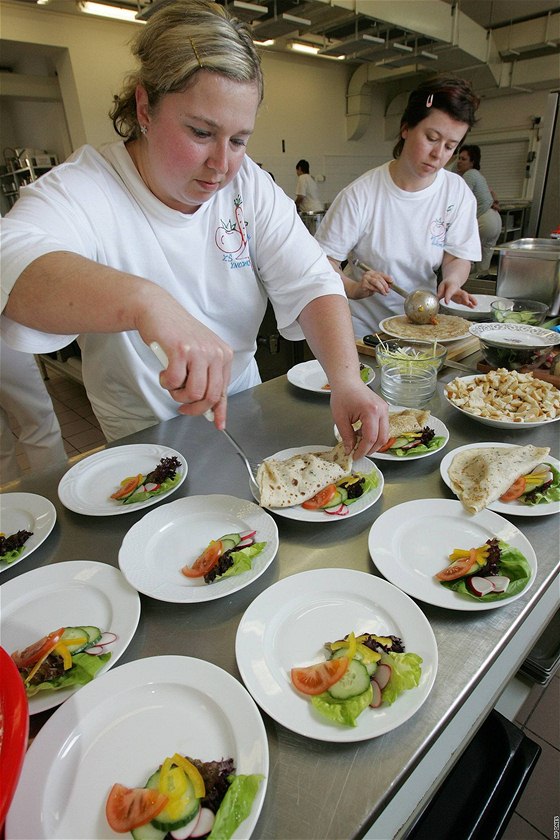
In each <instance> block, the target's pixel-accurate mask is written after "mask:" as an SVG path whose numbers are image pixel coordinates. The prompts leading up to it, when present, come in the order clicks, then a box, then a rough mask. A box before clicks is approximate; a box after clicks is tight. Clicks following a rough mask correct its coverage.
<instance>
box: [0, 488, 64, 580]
mask: <svg viewBox="0 0 560 840" xmlns="http://www.w3.org/2000/svg"><path fill="white" fill-rule="evenodd" d="M14 496H25V497H27V498H29V497H33V498H34V499H41V501H42V502H44V503H45V505H44V508H45V509H44V511H43V515H44V514H47V513H48V514H50V516H51V521H50V522H49V524H48V525H47V526H46V531H45V533H44V534H42V535H41V538H40V539H39V540H38V541H37V544H36V545H33V546H32V547H31V550H26V551H24V552H23V553H22V554H21V555H20V556H19V557H17V558H16V559H15V560H12V562H11V563H6V561H5V560H0V574H1V573H2V572H6V571H8V569H13V568H14V566H17V564H18V563H20V562H21V561H22V560H25V559H26V558H27V557H30V556H31V555H32V554H33V552H34V551H35V550H36V549H37V548H39V546H41V545H43V543H44V542H45V540H46V539H47V537H49V536H50V535H51V533H52V531H53V528H54V526H55V525H56V521H57V513H56V508H55V506H54V505H53V503H52V502H51V500H50V499H47V497H46V496H42V495H41V494H40V493H27V492H24V491H16V492H13V493H11V492H9V493H0V508H2V506H3V500H5V499H7V498H10V497H12V498H13V497H14ZM29 513H31V514H33V515H35V514H34V512H33V511H32V510H29ZM28 542H29V540H28ZM26 546H27V547H28V548H29V546H28V545H27V543H26Z"/></svg>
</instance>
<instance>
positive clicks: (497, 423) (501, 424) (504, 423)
mask: <svg viewBox="0 0 560 840" xmlns="http://www.w3.org/2000/svg"><path fill="white" fill-rule="evenodd" d="M477 376H484V374H482V373H476V374H473V375H472V376H458V377H456V379H459V380H460V381H461V382H464V383H465V384H466V385H468V384H469V382H473V381H474V380H475V379H476V377H477ZM448 385H449V383H447V384H446V385H445V386H444V388H443V396H444V398H445V400H446V401H447V402H448V403H449V405H450V406H452V407H453V408H454V409H455V411H460V412H461V414H463V415H464V416H465V417H470V418H471V420H477V421H478V422H479V423H482V425H483V426H493V427H494V428H496V429H517V430H518V431H524V430H525V429H539V428H541V427H542V426H546V425H547V423H556V422H557V421H558V420H560V414H559V415H558V417H552V418H551V419H549V420H540V421H539V422H531V423H515V422H514V421H513V420H493V419H492V418H491V417H480V416H479V415H478V414H473V413H472V412H471V411H465V409H464V408H459V406H458V405H455V403H454V402H452V401H451V400H450V399H449V397H448V396H447V388H448Z"/></svg>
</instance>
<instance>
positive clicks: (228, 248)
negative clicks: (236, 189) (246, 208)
mask: <svg viewBox="0 0 560 840" xmlns="http://www.w3.org/2000/svg"><path fill="white" fill-rule="evenodd" d="M233 205H234V210H233V212H234V217H235V218H234V219H231V218H230V219H227V220H224V219H220V225H219V227H218V228H217V229H216V233H215V236H214V240H215V242H216V245H217V246H218V248H219V249H220V251H222V253H223V255H224V262H229V263H230V264H231V268H243V267H245V266H247V265H250V264H251V260H250V257H249V253H248V243H249V236H248V234H247V222H246V221H245V219H244V218H243V200H242V198H241V196H240V195H238V196H237V197H236V198H234V200H233Z"/></svg>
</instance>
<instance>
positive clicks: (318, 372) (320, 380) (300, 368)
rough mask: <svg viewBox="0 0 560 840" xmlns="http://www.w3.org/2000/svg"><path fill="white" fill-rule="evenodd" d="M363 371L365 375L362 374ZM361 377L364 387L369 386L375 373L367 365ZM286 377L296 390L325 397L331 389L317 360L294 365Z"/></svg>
mask: <svg viewBox="0 0 560 840" xmlns="http://www.w3.org/2000/svg"><path fill="white" fill-rule="evenodd" d="M364 370H365V371H366V373H364ZM366 374H367V376H366ZM362 376H363V381H364V382H365V383H366V385H369V384H370V382H373V380H374V379H375V371H374V370H373V368H371V367H370V366H369V365H364V366H363V368H362ZM287 377H288V382H291V383H292V385H295V386H296V388H303V390H304V391H314V392H315V393H316V394H327V396H330V393H331V389H330V388H329V384H328V380H327V374H326V373H325V371H324V370H323V368H322V367H321V365H320V364H319V362H318V361H317V359H312V360H311V361H309V362H300V364H298V365H294V367H292V368H290V370H289V371H288V373H287Z"/></svg>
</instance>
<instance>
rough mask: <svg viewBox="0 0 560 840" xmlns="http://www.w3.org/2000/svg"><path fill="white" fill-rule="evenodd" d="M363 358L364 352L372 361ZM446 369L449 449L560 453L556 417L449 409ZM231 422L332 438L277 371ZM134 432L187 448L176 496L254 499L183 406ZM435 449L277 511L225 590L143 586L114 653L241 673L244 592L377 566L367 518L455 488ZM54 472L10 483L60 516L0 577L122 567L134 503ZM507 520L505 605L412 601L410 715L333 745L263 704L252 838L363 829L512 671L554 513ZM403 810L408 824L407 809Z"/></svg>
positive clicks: (269, 448)
mask: <svg viewBox="0 0 560 840" xmlns="http://www.w3.org/2000/svg"><path fill="white" fill-rule="evenodd" d="M364 361H367V362H369V363H371V359H367V360H364ZM453 375H454V374H453V373H452V372H451V371H447V370H446V371H444V376H443V377H442V380H440V384H439V385H438V394H437V396H436V397H435V398H434V400H433V401H432V404H431V406H430V408H431V411H432V413H433V414H434V415H435V416H437V417H439V418H440V419H441V420H443V422H444V423H445V424H446V425H447V427H448V428H449V431H450V435H451V437H450V441H449V443H448V445H447V447H446V449H445V450H444V452H448V451H450V450H451V449H453V448H454V447H457V446H461V445H462V444H465V443H471V442H476V441H506V442H511V443H529V442H530V443H534V444H537V445H547V446H550V447H551V450H552V451H551V454H553V455H554V456H555V457H558V429H559V425H558V424H552V425H549V426H548V427H547V428H543V429H540V430H538V431H537V432H534V431H531V430H526V431H522V430H521V431H517V430H515V431H511V432H510V431H506V432H504V433H501V432H498V430H496V429H493V428H490V427H488V426H484V425H482V424H480V423H478V422H476V421H475V420H472V421H471V420H468V419H464V418H463V417H462V416H461V415H460V414H459V413H458V412H455V411H454V410H452V409H451V408H449V407H448V406H447V403H446V402H445V400H444V399H443V396H442V381H448V380H449V379H451V378H453ZM375 386H378V378H377V380H376V382H375V383H374V387H375ZM228 429H229V430H230V431H231V433H232V434H233V436H234V437H235V438H236V439H237V440H238V441H239V442H240V443H241V444H242V445H243V446H244V447H245V448H246V450H247V451H248V452H249V454H250V456H251V457H254V458H255V460H260V459H262V458H264V457H266V456H269V455H271V454H272V453H274V452H276V451H278V450H280V449H283V448H286V447H289V446H300V445H305V444H321V445H323V444H324V445H325V446H329V445H332V444H333V443H334V435H333V421H332V417H331V414H330V410H329V400H328V398H327V397H326V396H325V395H322V394H314V393H310V392H307V391H302V390H298V389H296V388H294V387H293V386H291V385H290V384H289V383H288V382H287V379H286V377H279V378H278V379H274V380H271V381H269V382H267V383H265V384H263V385H261V386H259V387H257V388H254V389H252V390H250V391H246V392H244V393H241V394H238V395H237V396H235V397H233V398H231V399H230V401H229V414H228ZM132 442H153V443H159V444H163V445H168V446H172V447H174V448H175V449H178V450H179V451H180V452H182V453H183V454H184V456H185V457H186V459H187V461H188V464H189V471H188V475H187V478H186V481H185V482H184V483H183V484H182V486H181V487H180V488H179V490H178V491H177V492H176V493H175V494H174V496H173V497H172V499H176V498H179V497H181V496H189V495H202V494H208V493H226V494H231V495H235V496H239V497H241V498H247V499H250V498H251V496H250V493H249V488H248V482H247V477H246V473H245V470H244V467H243V465H242V463H241V460H240V459H239V457H238V456H237V455H236V453H235V451H234V450H233V448H232V447H231V446H230V444H229V443H228V441H227V440H226V438H225V436H223V435H221V434H220V433H219V432H217V431H216V430H215V428H214V426H213V425H211V424H210V423H208V422H207V421H206V420H205V419H203V418H187V417H178V418H176V419H174V420H170V421H168V422H166V423H162V424H160V425H158V426H156V427H153V428H151V429H147V430H146V431H144V432H141V433H138V434H136V435H132V436H130V437H128V438H126V439H123V440H122V441H121V443H123V444H124V443H132ZM443 454H444V453H442V454H436V455H434V456H432V457H429V458H425V459H420V460H416V461H411V462H408V463H395V464H393V463H390V462H387V461H379V462H377V463H378V465H379V467H380V469H381V470H382V472H383V474H384V477H385V490H384V494H383V496H382V497H381V499H380V500H379V501H378V502H377V503H376V504H375V505H374V506H373V507H372V508H370V509H369V510H367V511H364V512H363V513H362V514H360V515H358V516H356V517H352V518H350V519H348V520H344V521H340V522H338V523H337V524H336V525H333V524H330V525H328V526H325V525H320V524H318V525H313V524H309V523H305V522H297V521H292V520H288V519H284V518H282V517H276V520H277V523H278V527H279V534H280V548H279V552H278V555H277V557H276V559H275V561H274V562H273V563H272V564H271V566H270V567H269V568H268V569H267V571H266V572H265V573H264V574H263V575H262V576H261V577H260V578H259V579H258V580H256V581H255V582H254V583H253V584H251V585H250V586H248V587H246V588H245V589H243V590H241V591H239V592H237V593H234V594H233V595H231V596H230V597H227V598H224V599H220V600H217V601H210V602H207V603H203V604H198V605H194V606H191V605H180V604H170V603H163V602H160V601H155V600H153V599H151V598H148V597H145V596H142V598H141V600H142V613H141V618H140V624H139V627H138V630H137V632H136V635H135V637H134V638H133V640H132V642H131V644H130V646H129V648H128V649H127V651H126V653H125V654H124V656H123V657H122V659H121V662H128V661H131V660H134V659H138V658H141V657H147V656H155V655H159V654H182V655H186V656H194V657H198V658H202V659H206V660H209V661H211V662H213V663H215V664H216V665H218V666H220V667H221V668H224V669H225V670H226V671H229V672H230V673H232V674H233V675H234V676H235V677H236V678H237V679H240V675H239V672H238V670H237V666H236V661H235V652H234V651H235V634H236V629H237V626H238V623H239V621H240V618H241V616H242V615H243V612H244V610H245V609H246V608H247V606H248V605H249V604H250V603H251V601H252V600H253V599H254V598H255V597H256V596H257V595H258V594H259V593H260V592H262V591H263V590H264V589H265V588H266V587H268V586H270V585H271V584H272V583H274V582H275V581H277V580H279V579H280V578H283V577H286V576H288V575H292V574H295V573H297V572H300V571H304V570H307V569H312V568H322V567H323V568H325V567H335V568H338V567H348V568H350V569H358V570H361V571H363V572H366V573H368V574H377V572H376V569H375V567H374V566H373V564H372V562H371V560H370V557H369V554H368V548H367V538H368V533H369V529H370V527H371V525H372V523H373V522H374V520H375V519H376V518H377V517H378V516H379V515H380V514H381V513H382V512H383V511H385V510H387V509H388V508H390V507H392V506H394V505H397V504H399V503H401V502H405V501H408V500H411V499H417V498H454V497H453V495H452V494H451V491H449V490H448V489H447V488H446V486H445V485H444V483H443V481H442V480H441V477H440V474H439V464H440V461H441V458H442V457H443ZM61 475H62V472H60V471H56V470H55V471H51V472H48V473H43V474H40V475H36V476H32V477H30V478H29V479H26V480H23V481H22V482H21V483H20V485H19V486H17V487H16V488H15V489H17V490H23V491H28V492H34V493H39V494H41V495H43V496H46V497H47V498H49V499H50V500H51V501H52V502H53V503H54V504H55V506H56V509H57V515H58V520H57V524H56V526H55V529H54V531H53V533H52V534H51V536H50V537H49V539H48V540H46V542H45V543H44V544H43V545H42V546H41V547H40V548H39V549H37V550H36V551H35V552H34V554H33V555H32V556H31V557H29V559H28V560H27V561H25V562H22V563H19V564H18V565H17V566H15V567H14V568H13V570H9V571H7V572H5V573H4V574H3V575H2V580H1V582H2V583H5V582H6V581H7V580H10V579H11V578H12V577H15V576H17V575H19V574H23V573H24V572H27V571H29V570H31V569H33V568H37V567H40V566H44V565H47V564H49V563H55V562H64V561H67V560H79V559H89V560H98V561H102V562H105V563H109V564H111V565H114V566H117V565H118V564H117V554H118V549H119V546H120V544H121V541H122V538H123V537H124V535H125V533H126V532H127V530H128V529H129V528H130V527H131V526H132V525H133V524H134V523H135V522H137V521H138V520H139V519H140V518H141V517H142V515H143V514H142V513H141V512H139V513H131V514H128V515H126V516H117V517H106V518H97V517H87V516H81V515H79V514H75V513H72V512H70V511H68V510H66V509H65V508H64V507H63V506H62V504H61V503H60V502H59V500H58V497H57V484H58V481H59V479H60V477H61ZM512 521H514V524H515V525H516V526H517V527H518V528H519V529H520V530H521V531H522V532H523V533H524V534H525V535H526V536H527V537H528V539H529V540H530V541H531V543H532V545H533V547H534V549H535V552H536V554H537V558H538V573H537V578H536V581H535V583H534V585H533V586H532V587H531V589H530V590H529V591H528V592H527V593H526V594H525V596H524V597H522V598H520V599H519V600H517V601H515V602H514V603H512V604H510V605H504V606H502V607H500V608H498V609H493V610H489V611H484V612H452V611H449V610H445V609H441V608H437V607H431V606H428V605H425V604H423V603H421V602H418V603H419V606H420V607H421V609H422V610H423V611H424V613H425V615H426V616H427V618H428V619H429V621H430V623H431V625H432V627H433V629H434V633H435V636H436V639H437V644H438V651H439V668H438V674H437V679H436V682H435V685H434V687H433V689H432V692H431V695H430V697H429V698H428V700H427V701H426V702H425V703H424V705H423V706H422V708H421V709H420V710H419V711H418V712H417V713H416V714H415V715H414V716H413V717H412V718H411V719H410V720H409V721H408V722H406V723H405V724H404V725H402V726H401V727H399V728H398V729H396V730H394V731H392V732H390V733H388V734H387V735H384V736H382V737H379V738H376V739H373V740H371V741H366V742H361V743H357V744H329V743H324V742H319V741H313V740H308V739H305V738H303V737H300V736H298V735H296V734H294V733H292V732H290V731H289V730H287V729H285V728H284V727H282V726H280V725H278V724H276V723H275V722H274V721H273V720H271V719H270V718H268V717H267V716H266V715H263V717H264V719H265V725H266V729H267V733H268V738H269V747H270V776H269V779H268V788H267V795H266V800H265V804H264V807H263V810H262V813H261V816H260V819H259V822H258V824H257V828H256V830H255V832H254V837H255V838H259V840H264V838H279V839H280V840H304V838H321V840H325V838H351V837H359V836H362V835H363V834H364V832H366V831H367V830H368V828H369V827H370V826H371V825H372V823H374V822H375V821H376V820H377V819H378V818H379V817H380V816H382V813H383V811H384V809H385V808H386V806H387V805H388V804H389V802H390V801H391V800H392V799H393V797H394V795H395V794H396V793H398V791H399V789H400V788H401V787H402V785H403V784H404V782H405V781H406V779H407V777H409V775H410V774H411V773H412V772H413V771H414V770H415V768H417V767H418V765H419V763H420V762H421V760H422V759H423V758H424V757H425V756H426V754H427V753H428V751H429V749H430V747H433V746H435V745H437V744H438V743H442V742H443V740H445V738H447V737H448V736H449V735H450V733H452V732H453V729H454V727H456V726H457V722H458V720H459V714H460V712H461V709H462V707H463V706H464V705H465V704H466V703H467V701H468V699H469V697H470V696H471V695H472V694H473V692H474V690H475V688H476V687H477V685H478V684H479V683H481V682H482V681H483V679H484V678H485V676H488V675H489V674H490V672H491V670H492V669H491V666H492V665H493V663H497V662H498V660H500V661H501V662H502V663H504V662H505V663H506V664H505V667H502V670H501V676H499V677H498V678H497V684H496V685H495V686H494V687H493V692H492V693H493V695H495V694H496V691H498V693H499V689H500V685H499V683H500V682H503V684H504V685H505V683H506V682H507V680H508V679H509V677H510V676H511V675H512V674H513V673H514V672H515V670H516V668H517V666H518V663H519V657H520V655H524V651H525V649H528V648H529V647H530V644H531V640H533V641H534V640H536V638H537V637H538V635H539V632H540V629H541V628H540V624H539V622H537V625H538V626H536V627H532V626H531V624H530V621H531V618H532V617H533V618H534V615H536V613H535V612H534V611H535V609H536V607H537V606H538V605H539V603H540V602H541V600H543V599H544V598H545V597H548V598H550V596H551V593H552V597H553V601H554V602H555V603H556V602H557V601H558V600H559V598H558V591H557V590H558V568H559V565H560V563H559V552H558V536H559V531H558V517H557V516H546V517H538V518H527V517H512ZM434 527H437V523H435V522H434ZM551 587H552V589H551ZM524 627H525V628H530V632H529V640H528V641H526V640H525V637H524V640H523V644H522V647H523V650H522V651H521V652H520V651H519V650H518V649H517V648H516V647H515V641H516V639H518V640H519V639H521V635H520V631H521V630H522V629H523V628H524ZM518 647H519V645H518ZM510 650H511V656H509V653H508V652H509V651H510ZM116 667H118V666H116ZM502 687H503V686H502ZM48 714H49V713H45V714H44V715H38V716H34V718H33V719H32V730H33V731H37V730H38V728H39V727H40V726H41V725H42V724H43V723H44V721H45V719H46V717H47V716H48ZM485 714H486V709H485V708H483V707H482V704H481V706H480V708H479V709H477V710H476V712H475V718H476V721H475V724H474V727H473V729H472V732H471V734H474V731H476V725H477V723H478V724H480V723H481V722H482V720H483V718H484V716H485ZM456 716H457V718H456ZM412 807H413V806H412V805H411V808H412ZM402 816H403V822H404V818H405V817H406V816H407V815H406V814H404V815H402ZM370 836H376V835H375V834H372V835H370ZM379 836H380V837H382V835H379ZM383 840H387V838H386V837H383Z"/></svg>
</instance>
